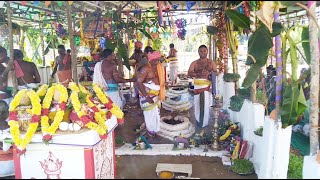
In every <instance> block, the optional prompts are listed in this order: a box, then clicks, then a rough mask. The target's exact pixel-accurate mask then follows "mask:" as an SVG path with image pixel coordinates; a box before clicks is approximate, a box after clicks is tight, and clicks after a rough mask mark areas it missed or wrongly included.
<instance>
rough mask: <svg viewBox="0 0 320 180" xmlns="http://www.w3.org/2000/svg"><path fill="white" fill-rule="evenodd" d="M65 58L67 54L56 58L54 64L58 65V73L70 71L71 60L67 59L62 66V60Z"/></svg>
mask: <svg viewBox="0 0 320 180" xmlns="http://www.w3.org/2000/svg"><path fill="white" fill-rule="evenodd" d="M65 56H67V54H65V55H64V56H63V57H62V56H61V55H59V56H57V57H56V63H57V64H58V71H64V70H70V69H71V58H69V59H68V61H67V63H66V64H63V58H64V57H65ZM69 56H70V55H69Z"/></svg>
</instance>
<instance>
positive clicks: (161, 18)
mask: <svg viewBox="0 0 320 180" xmlns="http://www.w3.org/2000/svg"><path fill="white" fill-rule="evenodd" d="M157 7H158V21H159V25H160V26H162V25H163V22H162V21H163V16H162V4H161V1H157Z"/></svg>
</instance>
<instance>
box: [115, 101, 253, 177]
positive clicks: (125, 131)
mask: <svg viewBox="0 0 320 180" xmlns="http://www.w3.org/2000/svg"><path fill="white" fill-rule="evenodd" d="M125 110H126V113H125V124H124V125H121V126H118V127H117V128H116V130H115V133H116V137H119V136H121V137H122V138H123V139H124V141H125V142H126V143H133V142H134V141H135V139H136V138H137V137H138V136H139V135H140V134H139V133H136V131H135V129H137V128H139V126H140V125H141V124H142V123H143V122H144V117H143V113H142V110H140V108H139V106H138V105H136V104H132V103H128V104H127V105H126V106H125ZM160 114H161V116H166V115H172V116H175V115H179V114H180V115H184V116H187V117H188V118H189V119H190V121H191V122H192V123H193V124H194V125H195V117H194V113H193V108H191V109H190V110H189V111H186V112H182V113H171V112H169V111H166V110H163V109H161V113H160ZM210 114H211V115H212V114H213V113H212V112H211V113H210ZM213 124H214V121H213V116H211V119H210V120H209V125H208V127H206V128H196V133H199V132H201V131H202V130H204V131H205V132H210V131H212V130H213ZM146 137H147V139H148V141H149V142H150V143H151V144H172V143H173V142H172V141H170V140H168V139H165V138H162V137H159V136H156V137H154V138H151V137H148V136H146ZM157 163H172V164H192V168H193V169H192V170H193V173H192V177H196V178H201V179H218V178H219V179H220V178H222V179H247V178H249V179H257V175H256V174H252V175H250V176H240V175H237V174H234V173H233V172H231V171H230V170H229V168H228V167H226V166H223V164H222V161H221V158H218V157H201V156H137V155H134V156H117V161H116V165H117V173H116V175H117V176H116V177H117V178H118V179H129V178H130V179H138V178H139V179H146V178H151V179H158V177H157V175H156V173H155V170H156V167H157Z"/></svg>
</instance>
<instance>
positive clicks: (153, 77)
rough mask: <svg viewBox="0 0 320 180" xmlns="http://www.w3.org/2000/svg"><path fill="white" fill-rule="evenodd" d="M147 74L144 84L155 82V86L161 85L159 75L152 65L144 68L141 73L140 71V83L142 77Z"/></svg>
mask: <svg viewBox="0 0 320 180" xmlns="http://www.w3.org/2000/svg"><path fill="white" fill-rule="evenodd" d="M142 74H145V75H146V77H145V78H144V80H143V83H148V82H149V81H152V82H154V83H155V84H157V85H159V84H160V82H159V78H158V74H157V69H156V68H155V69H154V68H153V67H152V66H151V65H150V64H148V65H146V66H144V67H142V68H141V69H140V71H138V73H137V76H138V81H139V80H140V81H141V75H142Z"/></svg>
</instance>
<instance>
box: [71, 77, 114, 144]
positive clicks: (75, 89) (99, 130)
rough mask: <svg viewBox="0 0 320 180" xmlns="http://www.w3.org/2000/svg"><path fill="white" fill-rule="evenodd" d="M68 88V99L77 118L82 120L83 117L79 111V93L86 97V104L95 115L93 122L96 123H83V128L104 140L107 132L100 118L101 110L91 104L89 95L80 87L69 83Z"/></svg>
mask: <svg viewBox="0 0 320 180" xmlns="http://www.w3.org/2000/svg"><path fill="white" fill-rule="evenodd" d="M69 88H70V89H71V91H72V93H71V95H70V99H71V103H72V105H73V108H74V110H75V112H76V113H77V115H78V117H79V118H80V119H81V120H82V118H84V117H85V115H86V114H85V112H83V111H81V104H80V101H79V98H78V93H79V92H80V91H81V92H83V93H86V94H87V95H88V96H87V97H86V103H87V104H88V105H89V107H90V108H92V109H93V110H94V111H95V113H94V118H95V120H96V121H97V122H98V124H97V123H95V122H92V121H89V122H87V123H85V126H86V127H87V128H89V129H92V130H94V131H96V132H97V133H98V134H99V135H100V137H101V138H106V134H107V132H108V128H107V126H106V125H105V120H104V119H103V118H102V116H101V114H103V113H102V112H101V109H100V108H98V107H96V106H95V105H94V103H93V102H91V100H90V97H91V94H90V93H89V92H88V91H87V90H86V89H85V88H84V87H83V86H81V85H79V87H78V86H77V84H75V83H74V82H70V83H69Z"/></svg>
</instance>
